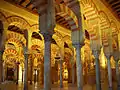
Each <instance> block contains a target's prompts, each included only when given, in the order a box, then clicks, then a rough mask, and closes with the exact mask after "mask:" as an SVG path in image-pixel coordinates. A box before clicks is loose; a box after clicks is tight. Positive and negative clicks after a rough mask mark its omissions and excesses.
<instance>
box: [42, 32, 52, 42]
mask: <svg viewBox="0 0 120 90" xmlns="http://www.w3.org/2000/svg"><path fill="white" fill-rule="evenodd" d="M43 37H44V40H45V41H51V40H52V34H49V33H43Z"/></svg>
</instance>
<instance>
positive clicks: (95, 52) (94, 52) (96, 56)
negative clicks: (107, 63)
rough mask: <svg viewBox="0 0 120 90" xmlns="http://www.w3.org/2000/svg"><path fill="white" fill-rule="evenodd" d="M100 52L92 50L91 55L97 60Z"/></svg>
mask: <svg viewBox="0 0 120 90" xmlns="http://www.w3.org/2000/svg"><path fill="white" fill-rule="evenodd" d="M100 52H101V50H92V54H93V55H94V56H95V58H97V59H99V55H100Z"/></svg>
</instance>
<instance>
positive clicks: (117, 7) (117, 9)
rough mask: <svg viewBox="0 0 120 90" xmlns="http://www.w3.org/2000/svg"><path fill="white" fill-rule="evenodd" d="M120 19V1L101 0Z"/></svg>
mask: <svg viewBox="0 0 120 90" xmlns="http://www.w3.org/2000/svg"><path fill="white" fill-rule="evenodd" d="M101 1H103V3H104V4H105V5H106V6H107V7H108V8H109V9H111V11H112V12H113V14H114V15H115V16H116V17H117V18H119V19H120V0H101Z"/></svg>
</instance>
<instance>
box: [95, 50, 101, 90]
mask: <svg viewBox="0 0 120 90" xmlns="http://www.w3.org/2000/svg"><path fill="white" fill-rule="evenodd" d="M93 54H94V56H95V63H96V65H95V68H96V90H101V81H100V62H99V54H100V51H99V50H93Z"/></svg>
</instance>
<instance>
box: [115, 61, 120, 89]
mask: <svg viewBox="0 0 120 90" xmlns="http://www.w3.org/2000/svg"><path fill="white" fill-rule="evenodd" d="M115 63H116V76H117V85H118V88H117V90H120V77H119V75H120V74H119V65H118V61H117V60H116V61H115Z"/></svg>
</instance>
